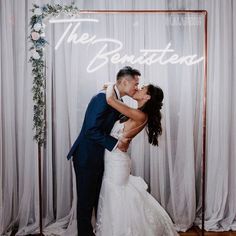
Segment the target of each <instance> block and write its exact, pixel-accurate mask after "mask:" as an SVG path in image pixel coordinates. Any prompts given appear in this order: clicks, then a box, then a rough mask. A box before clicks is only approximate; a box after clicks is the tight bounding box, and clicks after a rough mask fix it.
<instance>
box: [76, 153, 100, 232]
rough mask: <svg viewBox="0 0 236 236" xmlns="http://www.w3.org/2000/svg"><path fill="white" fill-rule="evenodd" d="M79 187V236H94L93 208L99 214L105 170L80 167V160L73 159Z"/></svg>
mask: <svg viewBox="0 0 236 236" xmlns="http://www.w3.org/2000/svg"><path fill="white" fill-rule="evenodd" d="M73 164H74V170H75V175H76V187H77V227H78V235H79V236H94V235H95V234H94V233H93V228H92V225H91V218H92V212H93V208H94V209H95V213H96V214H97V207H98V199H99V193H100V188H101V184H102V177H103V169H99V170H94V169H88V168H85V167H80V166H79V158H78V156H75V157H74V158H73Z"/></svg>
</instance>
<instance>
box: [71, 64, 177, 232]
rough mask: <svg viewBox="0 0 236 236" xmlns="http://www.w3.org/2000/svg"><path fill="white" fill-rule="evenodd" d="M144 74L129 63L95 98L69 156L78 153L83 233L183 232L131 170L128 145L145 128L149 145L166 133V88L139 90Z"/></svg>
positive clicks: (75, 162)
mask: <svg viewBox="0 0 236 236" xmlns="http://www.w3.org/2000/svg"><path fill="white" fill-rule="evenodd" d="M140 76H141V73H140V72H139V71H138V70H136V69H133V68H132V67H130V66H126V67H124V68H122V69H121V70H120V71H119V72H118V73H117V78H116V83H115V84H114V85H108V86H104V89H103V90H102V91H100V92H99V93H98V94H96V95H95V96H93V98H92V99H91V101H90V102H89V104H88V107H87V110H86V113H85V117H84V122H83V126H82V129H81V131H80V134H79V136H78V138H77V139H76V141H75V142H74V144H73V146H72V147H71V149H70V151H69V153H68V155H67V158H68V159H70V158H71V157H72V156H73V165H74V170H75V174H76V187H77V228H78V235H79V236H92V235H93V236H94V235H96V236H175V235H178V233H177V231H176V230H175V228H174V225H173V223H172V220H171V218H170V217H169V215H168V214H167V212H166V211H165V210H164V209H163V208H162V206H161V205H160V204H159V203H158V202H157V201H156V200H155V199H154V198H153V197H152V196H151V194H149V193H148V192H147V184H146V183H145V181H144V180H143V179H142V178H141V177H136V176H133V175H131V174H130V171H131V159H130V156H129V155H128V153H127V149H128V147H129V144H130V142H131V141H132V139H133V138H134V137H135V136H136V135H137V134H138V133H139V132H140V131H141V130H143V129H144V128H145V127H146V130H147V134H148V141H149V143H150V144H151V145H154V146H158V136H159V135H161V133H162V127H161V112H160V110H161V107H162V101H163V98H164V94H163V91H162V89H161V88H160V87H158V86H154V85H152V84H149V85H146V86H143V87H142V88H141V89H138V85H139V77H140ZM123 96H129V97H131V98H133V99H134V100H136V101H137V104H138V107H137V108H131V107H129V106H127V105H126V104H124V103H123V101H122V97H123ZM119 118H121V119H119ZM157 158H158V157H157ZM93 209H94V210H95V215H96V225H95V228H94V229H93V227H92V223H91V218H92V212H93Z"/></svg>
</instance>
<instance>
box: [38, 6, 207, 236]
mask: <svg viewBox="0 0 236 236" xmlns="http://www.w3.org/2000/svg"><path fill="white" fill-rule="evenodd" d="M79 13H80V14H104V13H105V14H116V13H118V14H122V13H131V14H134V13H136V14H137V13H148V14H150V13H154V14H188V13H195V14H203V15H204V49H203V54H204V96H203V110H202V115H203V127H202V129H203V134H202V138H203V144H202V229H201V232H202V235H203V236H204V226H205V180H206V112H207V69H208V68H207V64H208V37H207V25H208V12H207V11H206V10H79ZM38 160H39V207H40V235H43V233H42V232H43V231H42V190H41V150H40V146H38Z"/></svg>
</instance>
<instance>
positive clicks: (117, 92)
mask: <svg viewBox="0 0 236 236" xmlns="http://www.w3.org/2000/svg"><path fill="white" fill-rule="evenodd" d="M114 89H115V91H116V95H117V97H118V99H119V100H121V97H120V92H119V90H118V88H117V86H116V85H115V86H114Z"/></svg>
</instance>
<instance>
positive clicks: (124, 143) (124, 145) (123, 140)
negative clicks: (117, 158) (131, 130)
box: [117, 137, 131, 152]
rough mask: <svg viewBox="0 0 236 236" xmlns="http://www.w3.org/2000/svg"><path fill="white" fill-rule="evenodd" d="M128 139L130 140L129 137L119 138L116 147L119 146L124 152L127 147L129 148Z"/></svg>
mask: <svg viewBox="0 0 236 236" xmlns="http://www.w3.org/2000/svg"><path fill="white" fill-rule="evenodd" d="M130 141H131V139H130V138H125V137H122V138H121V139H119V143H118V145H117V148H119V149H120V150H121V151H122V152H126V151H127V149H128V148H129V144H130Z"/></svg>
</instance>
